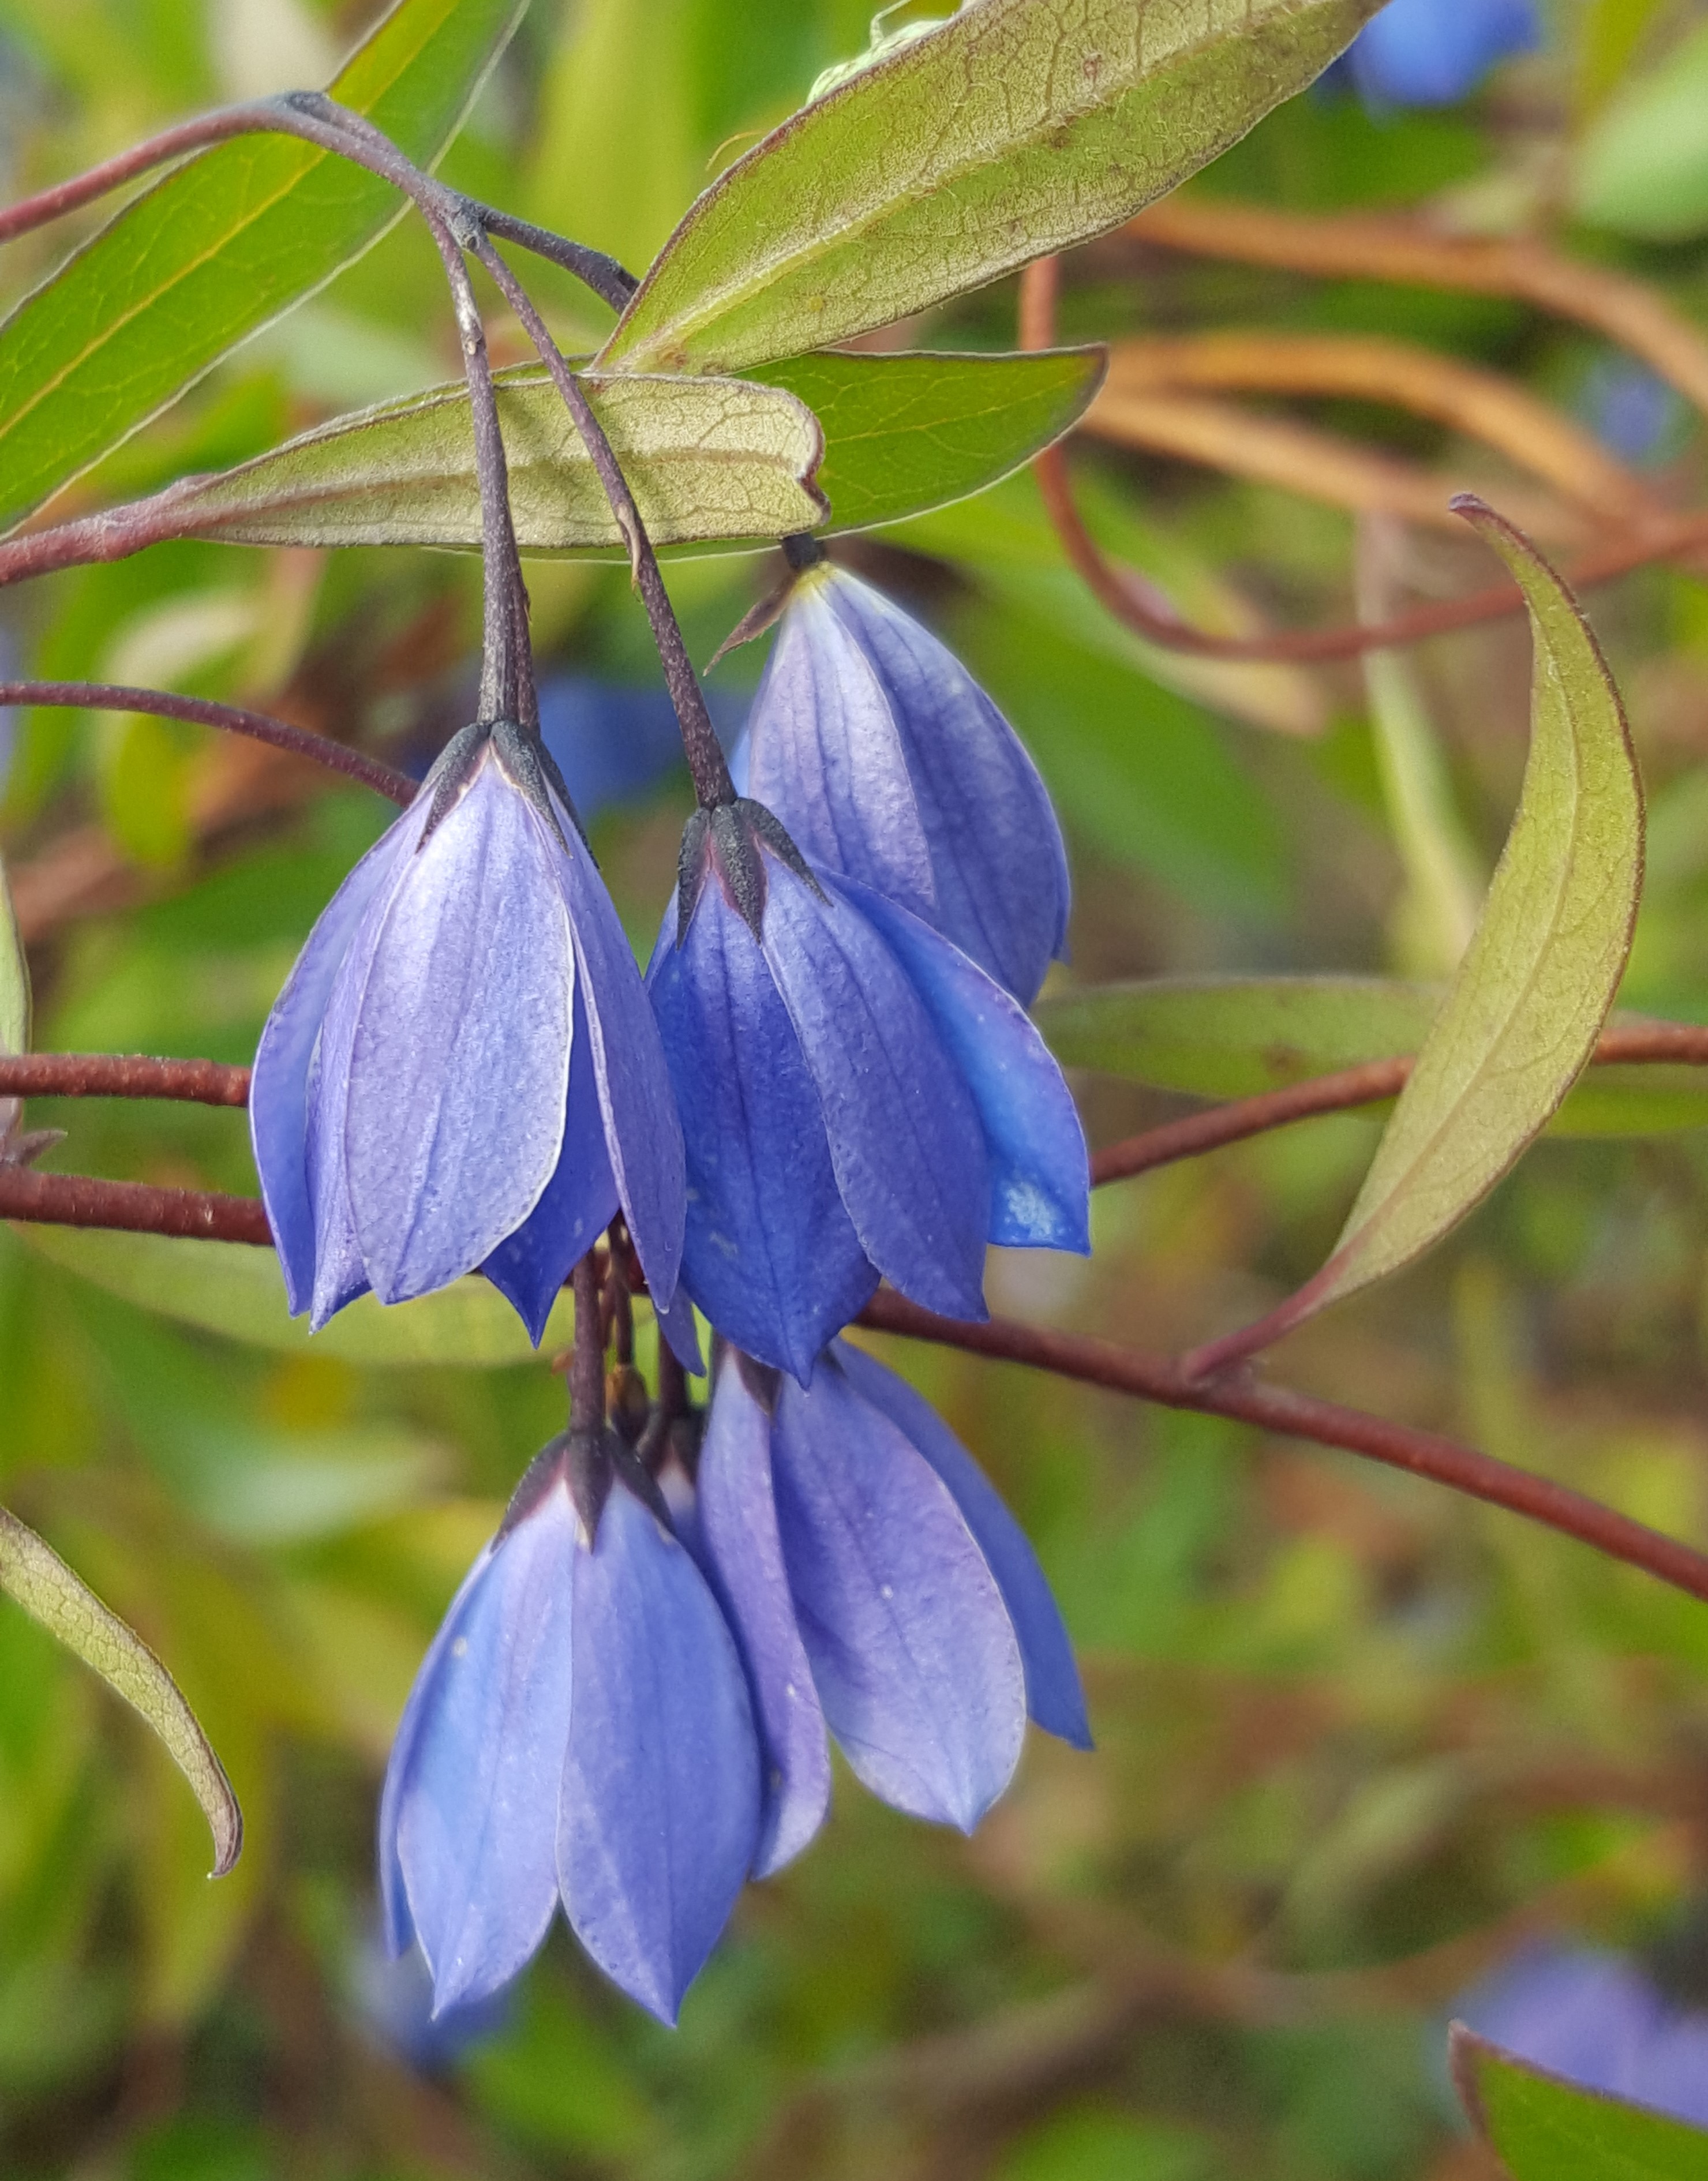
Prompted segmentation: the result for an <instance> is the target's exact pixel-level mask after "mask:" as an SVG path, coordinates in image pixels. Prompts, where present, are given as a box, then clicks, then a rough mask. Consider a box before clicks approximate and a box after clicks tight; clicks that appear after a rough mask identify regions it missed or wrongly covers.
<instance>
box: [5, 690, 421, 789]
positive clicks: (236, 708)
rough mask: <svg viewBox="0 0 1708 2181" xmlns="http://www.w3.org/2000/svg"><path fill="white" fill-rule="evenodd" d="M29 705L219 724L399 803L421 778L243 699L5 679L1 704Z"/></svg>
mask: <svg viewBox="0 0 1708 2181" xmlns="http://www.w3.org/2000/svg"><path fill="white" fill-rule="evenodd" d="M30 704H46V705H55V706H58V705H66V706H69V707H73V708H75V710H78V711H87V712H146V713H150V714H152V715H157V716H158V717H159V718H161V719H163V720H188V721H191V722H193V724H194V725H196V726H202V727H218V728H219V729H220V730H221V732H224V733H225V734H229V735H243V736H246V737H247V738H248V739H249V740H250V741H251V742H256V743H267V744H268V745H269V747H270V748H274V749H280V750H286V751H288V752H289V753H290V755H291V756H292V757H306V758H307V759H309V760H310V761H311V763H312V764H315V765H326V766H328V767H329V768H330V770H332V771H334V772H341V773H343V774H344V775H345V777H346V779H350V780H357V781H361V783H362V786H363V787H371V788H373V791H374V792H375V793H376V794H377V795H383V796H384V797H385V798H387V799H388V801H390V802H392V803H397V804H398V805H400V807H401V805H403V804H406V803H410V802H412V801H413V799H414V797H415V787H416V783H415V782H414V781H412V779H411V778H410V777H409V775H408V774H407V773H406V772H400V771H398V770H397V768H396V767H395V765H385V764H383V763H382V762H381V761H380V759H378V758H373V757H364V756H363V755H362V752H361V751H360V750H353V749H351V748H348V747H347V746H346V745H345V743H335V742H334V741H333V740H332V739H331V737H329V736H327V735H317V734H313V733H312V732H310V731H309V729H307V727H294V726H291V724H290V721H288V720H275V719H273V718H270V717H269V716H268V714H266V713H265V712H250V711H246V710H244V709H243V708H242V706H241V705H238V704H214V703H213V702H212V701H211V700H210V699H208V698H204V697H180V696H177V695H175V694H174V693H173V692H172V691H170V690H167V689H135V688H131V687H129V686H128V685H127V684H124V683H120V682H0V708H9V707H12V706H24V705H30Z"/></svg>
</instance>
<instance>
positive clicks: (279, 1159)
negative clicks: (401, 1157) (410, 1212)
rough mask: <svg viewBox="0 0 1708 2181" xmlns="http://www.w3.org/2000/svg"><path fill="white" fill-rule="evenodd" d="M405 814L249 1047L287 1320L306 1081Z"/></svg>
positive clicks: (255, 1125)
mask: <svg viewBox="0 0 1708 2181" xmlns="http://www.w3.org/2000/svg"><path fill="white" fill-rule="evenodd" d="M424 822H425V821H424V814H423V812H421V811H418V810H417V811H414V812H410V811H406V812H405V813H404V814H403V815H402V816H401V818H399V819H398V820H396V821H395V824H393V825H390V826H389V827H388V828H387V829H386V831H385V832H384V834H383V835H382V836H381V837H380V838H379V840H378V841H376V842H374V844H373V847H372V848H370V849H369V850H368V853H367V854H366V855H365V856H364V857H363V858H362V861H361V862H360V863H359V864H357V866H356V868H355V870H353V871H351V874H350V875H349V877H348V878H347V879H345V881H344V883H343V885H342V886H340V888H339V889H338V891H337V892H336V893H335V894H334V896H333V897H332V899H331V900H330V901H329V903H327V905H326V907H325V908H324V909H323V911H322V912H321V914H320V916H319V918H318V920H317V922H316V924H315V926H314V929H313V930H312V931H311V932H310V933H309V935H308V942H307V945H306V946H305V947H304V948H303V950H302V952H301V954H299V955H298V956H297V958H296V966H295V967H294V968H293V969H292V970H291V972H290V976H289V977H287V978H286V979H285V989H284V991H282V992H280V994H279V997H278V999H277V1000H276V1001H275V1002H274V1006H273V1012H272V1013H271V1014H269V1015H268V1018H267V1027H266V1028H265V1029H264V1030H263V1031H262V1033H261V1043H260V1045H259V1046H257V1049H256V1054H255V1070H254V1074H253V1075H252V1078H251V1080H250V1085H249V1135H250V1141H251V1143H252V1145H253V1146H254V1150H255V1168H256V1172H257V1173H258V1174H259V1175H260V1177H261V1195H262V1199H263V1202H264V1203H265V1204H266V1206H267V1221H268V1225H269V1226H270V1227H271V1228H272V1229H273V1237H274V1242H275V1243H276V1244H277V1245H278V1249H279V1265H280V1267H281V1268H282V1269H283V1271H284V1273H285V1295H286V1296H287V1298H288V1299H289V1301H290V1314H291V1316H292V1317H296V1316H297V1315H298V1314H299V1312H301V1311H305V1310H307V1307H308V1305H309V1300H310V1297H311V1296H312V1293H313V1289H314V1265H315V1237H314V1206H313V1202H312V1197H311V1195H310V1191H309V1184H308V1079H309V1074H310V1070H311V1067H312V1062H313V1059H314V1048H315V1041H316V1040H317V1039H318V1037H319V1035H320V1024H321V1018H322V1017H323V1015H324V1013H326V1007H327V1002H328V1001H329V999H330V997H331V995H332V990H333V986H334V983H335V982H336V980H337V977H338V973H339V970H340V967H341V966H342V964H343V962H344V959H345V955H346V954H347V953H348V952H349V950H350V947H351V941H352V940H353V938H354V937H355V935H356V933H357V929H358V928H359V926H360V925H361V923H362V918H363V916H364V915H365V914H366V913H367V911H368V908H369V906H370V905H371V904H372V903H373V901H374V899H375V897H376V896H377V895H378V894H379V892H380V891H381V889H382V888H383V886H384V884H385V882H386V881H387V880H388V879H390V878H394V877H395V863H396V859H397V858H398V857H400V856H407V855H408V854H410V853H412V850H413V848H414V845H415V840H416V837H417V835H418V834H419V832H420V831H421V828H422V825H423V823H424Z"/></svg>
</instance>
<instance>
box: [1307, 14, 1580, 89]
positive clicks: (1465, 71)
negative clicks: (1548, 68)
mask: <svg viewBox="0 0 1708 2181" xmlns="http://www.w3.org/2000/svg"><path fill="white" fill-rule="evenodd" d="M1541 35H1542V26H1541V23H1540V21H1539V19H1538V15H1537V11H1536V8H1535V6H1534V0H1389V5H1388V6H1387V7H1385V8H1383V9H1382V11H1381V13H1380V14H1378V15H1376V16H1374V17H1373V18H1372V19H1371V20H1370V21H1369V22H1368V23H1367V24H1366V25H1364V27H1363V30H1361V31H1360V32H1359V33H1358V36H1357V40H1356V41H1354V43H1353V46H1352V48H1351V52H1350V53H1349V55H1348V57H1347V58H1348V61H1349V63H1350V65H1351V71H1352V75H1353V77H1354V79H1355V80H1356V81H1357V86H1358V88H1359V90H1360V91H1363V94H1364V96H1365V97H1366V98H1367V99H1368V100H1369V101H1370V102H1372V103H1373V104H1375V105H1395V106H1451V105H1453V104H1455V103H1456V102H1457V101H1458V100H1460V99H1462V98H1465V97H1468V96H1469V95H1470V93H1471V92H1472V91H1474V90H1475V89H1476V88H1477V86H1478V85H1479V83H1480V82H1481V81H1482V80H1483V78H1484V76H1485V75H1487V74H1488V72H1489V70H1490V69H1491V68H1493V67H1494V65H1495V63H1496V62H1497V61H1501V60H1505V59H1506V57H1507V55H1508V54H1510V53H1517V52H1526V51H1528V49H1529V48H1530V47H1533V46H1536V45H1539V43H1540V42H1541Z"/></svg>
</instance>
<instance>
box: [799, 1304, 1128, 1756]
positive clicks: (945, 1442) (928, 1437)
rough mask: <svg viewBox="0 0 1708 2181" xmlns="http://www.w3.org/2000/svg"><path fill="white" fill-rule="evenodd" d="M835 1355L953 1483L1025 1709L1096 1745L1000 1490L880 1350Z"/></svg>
mask: <svg viewBox="0 0 1708 2181" xmlns="http://www.w3.org/2000/svg"><path fill="white" fill-rule="evenodd" d="M831 1354H832V1356H834V1357H835V1358H836V1360H837V1362H838V1363H839V1364H840V1365H841V1367H842V1369H843V1373H844V1374H845V1376H846V1377H847V1378H848V1383H849V1384H850V1385H851V1386H852V1387H853V1388H854V1391H855V1393H856V1394H859V1395H860V1398H861V1399H862V1400H867V1401H870V1402H871V1405H872V1406H873V1407H874V1408H875V1409H877V1410H879V1411H882V1414H883V1415H885V1416H887V1417H888V1418H889V1420H890V1422H892V1423H893V1425H894V1426H895V1427H896V1428H897V1429H898V1431H899V1432H901V1433H904V1436H905V1437H906V1438H908V1439H909V1441H910V1442H911V1444H913V1445H914V1446H915V1447H916V1448H917V1449H919V1451H920V1454H922V1455H924V1456H925V1458H926V1460H927V1461H928V1462H929V1463H930V1464H931V1467H932V1468H933V1469H934V1470H935V1471H937V1475H938V1476H939V1477H942V1481H943V1483H945V1484H946V1485H947V1486H948V1489H949V1494H950V1496H951V1497H952V1498H953V1500H954V1503H955V1505H956V1506H957V1507H959V1509H960V1510H961V1514H962V1516H963V1518H964V1519H965V1522H966V1526H967V1527H968V1528H969V1529H970V1531H971V1532H972V1533H973V1538H974V1540H975V1542H976V1543H977V1545H978V1548H979V1550H980V1551H981V1553H982V1554H984V1556H985V1559H986V1561H987V1564H988V1565H989V1567H990V1571H991V1573H992V1575H993V1576H995V1577H996V1580H997V1587H998V1590H1000V1591H1001V1593H1002V1594H1003V1604H1004V1605H1005V1606H1007V1608H1008V1610H1009V1620H1010V1621H1013V1623H1014V1634H1015V1635H1016V1637H1018V1638H1019V1639H1020V1661H1021V1664H1022V1665H1023V1666H1024V1667H1025V1676H1026V1709H1027V1710H1028V1711H1029V1712H1030V1713H1031V1716H1032V1717H1033V1718H1034V1719H1035V1720H1036V1721H1037V1723H1038V1725H1040V1726H1041V1727H1042V1728H1043V1730H1044V1731H1045V1732H1046V1733H1047V1734H1055V1735H1059V1736H1060V1737H1061V1738H1062V1740H1063V1741H1064V1742H1072V1743H1073V1745H1074V1747H1075V1748H1077V1749H1089V1748H1091V1747H1092V1730H1091V1723H1090V1721H1089V1720H1087V1719H1086V1698H1085V1692H1084V1690H1083V1689H1082V1688H1081V1685H1080V1670H1079V1667H1078V1665H1076V1664H1075V1659H1074V1647H1073V1645H1072V1643H1070V1641H1069V1640H1068V1632H1067V1630H1066V1629H1065V1628H1064V1626H1063V1625H1062V1616H1061V1614H1060V1611H1059V1609H1058V1607H1057V1605H1056V1601H1055V1598H1054V1597H1053V1594H1052V1593H1051V1590H1050V1586H1049V1583H1048V1582H1047V1580H1046V1578H1045V1576H1044V1571H1043V1570H1042V1568H1041V1567H1040V1566H1039V1565H1038V1561H1037V1555H1036V1553H1034V1552H1033V1550H1032V1549H1031V1545H1030V1544H1029V1543H1028V1542H1027V1540H1026V1535H1025V1531H1023V1530H1022V1529H1021V1527H1020V1524H1019V1523H1018V1522H1017V1521H1015V1520H1014V1516H1012V1515H1011V1514H1010V1513H1009V1510H1008V1509H1007V1508H1006V1507H1005V1506H1004V1505H1003V1501H1002V1498H1001V1495H1000V1494H998V1491H997V1489H996V1488H995V1486H994V1485H992V1483H991V1481H990V1479H989V1478H988V1477H987V1476H986V1475H985V1473H984V1471H983V1470H981V1468H980V1467H979V1466H978V1464H977V1462H976V1461H975V1460H973V1458H972V1456H971V1455H970V1454H969V1453H968V1452H967V1450H966V1449H965V1447H964V1446H963V1445H962V1444H961V1443H960V1441H959V1439H958V1438H956V1437H955V1435H954V1433H953V1432H952V1431H951V1430H950V1429H949V1427H948V1425H947V1424H946V1423H945V1422H943V1420H942V1417H941V1416H939V1415H938V1414H937V1411H936V1410H935V1409H934V1408H933V1407H932V1406H931V1403H930V1402H929V1401H928V1400H926V1399H925V1398H924V1396H923V1395H922V1394H916V1393H915V1391H914V1389H913V1388H912V1387H911V1386H909V1384H907V1383H906V1382H905V1381H904V1379H901V1378H897V1376H896V1374H895V1372H893V1371H887V1370H886V1369H885V1368H884V1367H883V1365H882V1363H880V1362H879V1361H877V1359H876V1356H868V1355H866V1354H865V1351H864V1350H861V1349H859V1348H855V1347H854V1346H852V1345H851V1344H849V1343H848V1341H846V1340H838V1341H836V1342H835V1343H833V1344H832V1348H831Z"/></svg>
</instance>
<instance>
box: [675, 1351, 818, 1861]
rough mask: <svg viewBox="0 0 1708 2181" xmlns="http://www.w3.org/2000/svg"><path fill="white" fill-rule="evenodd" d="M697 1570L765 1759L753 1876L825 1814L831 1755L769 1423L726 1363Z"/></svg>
mask: <svg viewBox="0 0 1708 2181" xmlns="http://www.w3.org/2000/svg"><path fill="white" fill-rule="evenodd" d="M695 1507H696V1510H697V1520H698V1525H699V1541H700V1545H701V1548H702V1565H705V1568H706V1576H707V1580H708V1581H709V1582H710V1584H711V1587H712V1588H713V1590H714V1592H715V1593H716V1596H717V1600H718V1603H719V1604H721V1606H722V1608H723V1610H724V1616H725V1618H726V1619H727V1621H728V1622H729V1625H730V1627H731V1629H732V1632H733V1633H734V1636H735V1640H736V1644H737V1647H738V1649H739V1650H740V1652H741V1655H742V1663H743V1665H745V1667H746V1668H747V1678H748V1687H749V1690H750V1692H751V1693H752V1696H753V1703H754V1713H755V1720H756V1722H757V1724H758V1727H759V1732H760V1742H761V1745H762V1749H763V1755H764V1759H765V1772H766V1780H765V1806H764V1813H763V1816H762V1818H761V1820H760V1841H759V1852H758V1853H757V1855H756V1856H755V1859H754V1866H753V1875H754V1876H755V1878H768V1877H769V1876H770V1875H771V1872H772V1871H774V1870H780V1869H782V1866H783V1864H786V1863H788V1862H789V1861H791V1860H792V1859H793V1858H794V1857H795V1856H797V1855H799V1853H800V1852H801V1850H802V1849H803V1848H804V1847H805V1846H806V1844H807V1842H808V1841H810V1839H811V1838H812V1836H813V1835H814V1834H815V1832H816V1831H817V1830H818V1829H819V1827H820V1826H821V1825H822V1824H823V1823H824V1816H825V1812H826V1809H827V1808H829V1807H830V1749H829V1746H828V1744H827V1743H826V1739H825V1724H824V1714H823V1712H822V1711H821V1709H819V1701H818V1698H817V1696H816V1694H815V1692H814V1689H813V1679H812V1669H811V1667H810V1665H808V1664H807V1656H806V1653H805V1652H804V1650H803V1649H802V1648H801V1640H800V1632H799V1629H798V1628H797V1627H796V1626H795V1617H794V1601H793V1598H791V1597H790V1595H789V1587H788V1574H787V1572H786V1571H785V1570H784V1567H783V1563H782V1543H781V1541H780V1539H779V1538H778V1536H777V1507H776V1504H775V1502H774V1500H773V1499H772V1496H771V1418H770V1417H769V1416H767V1415H766V1411H765V1410H764V1409H763V1408H761V1407H760V1404H759V1403H758V1402H757V1401H756V1400H755V1399H754V1397H753V1395H752V1394H751V1393H749V1390H748V1389H747V1386H746V1385H745V1384H744V1383H743V1379H742V1375H741V1369H740V1367H739V1365H738V1362H737V1361H736V1359H735V1357H734V1356H729V1357H727V1359H726V1361H725V1362H724V1364H723V1366H722V1367H721V1369H720V1371H719V1372H718V1377H717V1386H716V1391H715V1393H714V1394H713V1396H712V1404H711V1414H710V1416H709V1418H708V1419H707V1422H706V1427H705V1439H704V1440H703V1442H702V1444H701V1446H700V1455H699V1473H698V1478H697V1488H696V1493H695Z"/></svg>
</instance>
